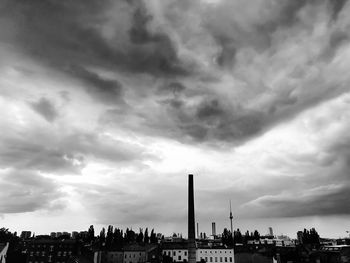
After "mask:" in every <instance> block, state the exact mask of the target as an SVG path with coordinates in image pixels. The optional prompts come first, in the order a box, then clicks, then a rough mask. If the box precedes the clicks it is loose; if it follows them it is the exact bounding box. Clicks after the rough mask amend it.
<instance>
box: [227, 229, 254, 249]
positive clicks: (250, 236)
mask: <svg viewBox="0 0 350 263" xmlns="http://www.w3.org/2000/svg"><path fill="white" fill-rule="evenodd" d="M259 239H260V233H259V232H258V231H257V230H255V231H254V232H249V231H248V230H247V231H246V232H245V234H244V235H242V233H241V231H240V230H239V228H237V230H235V231H233V235H232V233H231V231H229V230H228V229H227V228H225V229H224V232H223V233H222V236H221V240H222V243H223V244H224V245H226V246H228V247H232V246H233V245H235V244H247V242H248V241H249V240H259Z"/></svg>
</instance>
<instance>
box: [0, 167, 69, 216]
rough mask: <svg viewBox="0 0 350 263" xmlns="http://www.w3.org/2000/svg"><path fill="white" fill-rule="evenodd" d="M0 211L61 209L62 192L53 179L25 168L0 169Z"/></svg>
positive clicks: (18, 211)
mask: <svg viewBox="0 0 350 263" xmlns="http://www.w3.org/2000/svg"><path fill="white" fill-rule="evenodd" d="M0 182H1V185H2V186H3V187H4V189H3V190H2V191H1V193H0V196H1V200H2V201H1V202H0V213H24V212H33V211H36V210H38V209H47V210H51V211H52V210H56V209H62V208H63V207H64V203H63V202H62V201H61V200H60V198H61V197H62V193H61V191H60V190H59V186H58V185H57V183H55V182H54V181H53V180H51V179H49V178H45V177H43V176H42V175H40V174H38V173H36V172H33V171H30V170H29V171H28V170H27V171H25V170H13V169H10V170H2V171H1V179H0Z"/></svg>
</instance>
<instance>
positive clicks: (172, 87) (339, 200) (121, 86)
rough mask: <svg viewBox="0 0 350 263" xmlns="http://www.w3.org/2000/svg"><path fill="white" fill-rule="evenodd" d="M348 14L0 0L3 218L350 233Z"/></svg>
mask: <svg viewBox="0 0 350 263" xmlns="http://www.w3.org/2000/svg"><path fill="white" fill-rule="evenodd" d="M349 11H350V3H349V2H348V1H344V0H339V1H334V0H320V1H289V0H283V1H280V0H266V1H264V0H254V1H249V3H247V1H244V0H184V1H175V0H163V1H161V0H151V1H136V0H120V1H110V0H105V1H100V0H87V1H86V0H75V1H66V2H64V1H58V0H47V1H39V0H33V1H23V0H4V1H2V2H1V3H0V12H1V18H0V19H1V23H0V32H1V34H0V57H1V60H0V112H1V113H0V118H1V122H0V130H1V133H0V187H1V191H0V226H1V227H6V228H10V229H11V231H21V230H31V231H33V232H35V233H38V234H40V233H49V232H52V231H56V232H58V231H64V230H65V231H69V232H70V231H73V230H83V229H87V228H88V227H89V226H90V225H94V226H96V228H98V229H100V228H101V227H102V226H107V225H113V226H117V227H120V228H124V229H125V228H126V227H133V228H135V229H138V227H146V226H147V227H149V228H151V229H152V228H154V229H155V230H156V231H158V232H162V233H169V234H171V233H173V232H176V233H177V232H179V233H183V234H184V233H186V232H187V231H186V229H187V225H186V222H187V220H186V218H187V207H186V204H187V202H186V200H187V193H186V189H187V187H186V182H187V175H188V174H194V175H195V206H196V223H197V222H199V228H200V232H206V233H210V230H211V227H212V224H211V223H212V222H215V223H216V229H217V230H218V232H219V231H221V229H224V228H225V227H226V228H227V229H230V219H229V216H230V210H229V206H230V203H229V202H230V200H231V202H232V212H233V229H236V228H240V229H241V230H246V229H249V230H252V231H253V230H255V229H257V230H258V231H259V232H261V233H264V232H267V231H268V227H272V228H273V230H274V233H275V235H279V234H286V235H288V236H290V237H295V236H296V232H297V231H299V230H302V229H304V228H307V229H311V228H313V227H314V228H316V229H317V231H318V233H319V234H320V235H321V236H323V237H334V238H337V237H344V236H348V233H347V232H346V231H349V230H350V225H349V224H348V222H349V221H350V206H349V204H348V199H349V197H350V196H349V195H350V191H349V189H350V182H349V170H350V169H349V166H350V162H349V160H350V151H349V149H350V147H349V145H350V137H349V132H348V131H349V129H350V114H349V113H350V103H349V102H350V93H349V91H350V85H349V84H350V76H349V74H348V69H349V68H350V42H349V39H350V36H349V34H348V31H349V30H348V29H349V28H350V18H349V16H348V15H347V14H348V13H349ZM201 229H203V231H201Z"/></svg>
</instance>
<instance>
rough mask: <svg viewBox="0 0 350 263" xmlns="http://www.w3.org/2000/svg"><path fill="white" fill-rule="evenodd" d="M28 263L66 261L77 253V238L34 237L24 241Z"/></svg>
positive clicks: (62, 262)
mask: <svg viewBox="0 0 350 263" xmlns="http://www.w3.org/2000/svg"><path fill="white" fill-rule="evenodd" d="M23 248H24V251H25V252H26V254H27V263H35V262H40V263H50V262H52V263H66V262H67V261H68V259H69V258H70V257H71V255H73V254H76V253H77V249H78V247H77V242H76V241H75V240H52V239H34V240H26V241H24V242H23Z"/></svg>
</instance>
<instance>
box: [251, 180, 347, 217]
mask: <svg viewBox="0 0 350 263" xmlns="http://www.w3.org/2000/svg"><path fill="white" fill-rule="evenodd" d="M329 186H330V187H332V185H327V186H323V187H319V189H318V190H317V192H316V193H314V194H313V193H311V194H310V196H308V195H306V196H303V195H302V196H299V197H298V196H289V197H284V196H278V195H277V196H269V195H268V196H263V197H261V198H259V199H257V200H255V201H254V203H253V205H248V206H247V207H246V209H247V210H249V209H250V210H251V211H250V214H259V215H260V216H264V217H299V216H309V215H332V214H350V205H349V203H348V202H347V200H349V198H350V194H349V190H350V186H349V185H347V184H345V185H342V186H340V187H337V188H335V189H331V190H328V189H327V188H328V187H329ZM314 190H315V189H305V192H304V193H307V192H308V191H314ZM248 214H249V212H248Z"/></svg>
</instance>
